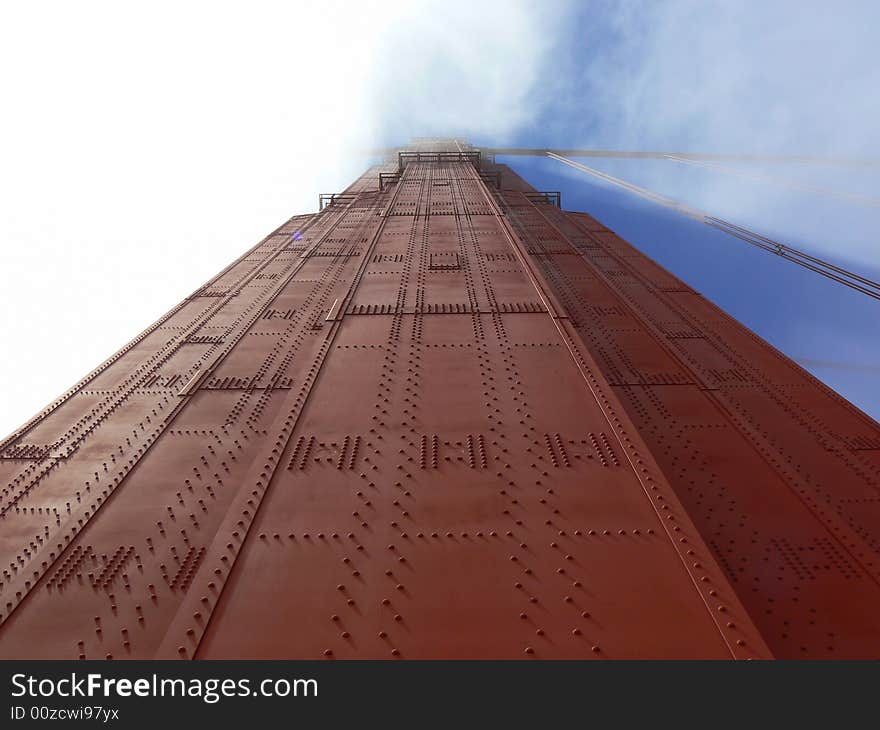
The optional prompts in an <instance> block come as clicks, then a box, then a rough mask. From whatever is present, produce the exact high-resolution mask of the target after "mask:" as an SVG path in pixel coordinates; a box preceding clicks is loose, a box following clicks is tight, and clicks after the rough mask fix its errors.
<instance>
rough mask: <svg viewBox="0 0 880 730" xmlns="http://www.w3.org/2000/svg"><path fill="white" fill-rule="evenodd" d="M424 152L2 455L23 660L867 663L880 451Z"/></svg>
mask: <svg viewBox="0 0 880 730" xmlns="http://www.w3.org/2000/svg"><path fill="white" fill-rule="evenodd" d="M559 203H560V201H559V196H558V195H557V194H554V193H545V192H540V191H536V190H534V189H533V188H532V187H530V186H529V185H528V184H527V183H526V182H525V181H524V180H522V179H521V178H520V177H518V176H517V175H516V174H515V173H514V172H513V171H512V170H510V169H509V168H507V167H506V166H504V165H496V164H494V162H493V161H492V160H491V158H488V157H487V156H485V155H481V153H480V151H479V150H477V149H474V148H472V147H471V146H469V145H466V144H463V143H459V142H454V141H452V142H450V141H446V142H422V143H419V144H417V145H413V146H411V147H409V148H407V149H404V150H401V151H400V153H399V154H398V155H397V156H396V157H395V159H394V160H393V161H391V162H389V163H387V164H384V165H381V166H378V167H374V168H371V169H370V170H368V171H367V172H366V173H365V174H364V175H363V176H362V177H360V178H359V179H358V180H356V181H355V182H354V183H353V184H352V185H351V186H350V187H349V188H347V189H346V190H345V191H344V192H343V193H340V194H337V195H333V196H322V209H321V211H320V212H319V213H317V214H314V215H301V216H296V217H294V218H291V219H290V220H289V221H287V222H285V223H284V224H283V225H282V226H281V227H280V228H278V229H277V230H275V231H274V232H272V233H271V234H270V235H269V236H267V237H266V238H265V239H264V240H262V241H260V242H259V243H258V244H257V245H256V246H254V247H253V248H251V249H250V250H248V251H247V252H246V253H245V254H244V255H243V256H242V257H241V258H239V259H238V260H237V261H235V262H233V263H232V264H230V265H229V266H228V267H227V268H226V269H224V270H223V271H221V272H220V273H219V274H218V275H217V276H216V277H214V278H213V279H212V280H211V281H210V282H208V283H207V284H205V285H204V286H202V287H201V288H199V289H198V290H196V291H195V292H194V293H193V294H192V295H191V296H190V297H188V298H187V299H185V300H184V301H183V302H181V303H180V304H179V305H177V306H176V307H174V309H172V310H171V311H170V312H168V313H167V314H166V315H165V316H163V317H162V318H161V319H160V320H159V321H158V322H156V323H155V324H154V325H153V326H151V327H150V328H149V329H147V330H146V331H144V332H142V333H141V334H139V335H138V336H137V337H136V338H135V339H133V340H132V341H131V342H130V343H129V344H127V345H126V346H125V347H124V348H123V349H122V350H120V351H119V352H118V353H116V354H115V355H113V356H112V357H111V358H110V359H108V360H107V361H106V362H104V363H102V364H101V365H100V366H98V367H97V368H96V369H95V370H94V371H93V372H91V373H89V375H87V376H86V377H85V378H83V379H82V380H81V381H80V382H79V383H77V384H76V385H75V386H73V387H72V388H71V389H70V390H68V391H67V392H66V393H64V394H63V395H62V396H61V397H60V398H58V399H57V400H55V401H53V402H52V403H51V404H50V405H49V406H48V407H47V408H46V409H44V410H43V411H42V412H41V413H39V414H38V415H37V416H36V417H34V418H33V419H31V420H30V421H29V422H28V423H26V424H25V425H24V426H23V427H22V428H20V429H18V430H17V431H16V432H15V433H13V434H12V435H11V436H10V437H9V438H7V439H6V440H4V441H2V442H0V486H2V492H0V557H2V560H0V563H2V570H3V574H2V583H0V614H2V616H0V656H2V657H4V658H12V657H16V658H22V657H26V658H49V657H52V658H76V657H87V658H104V657H107V658H110V657H112V658H151V657H170V658H193V657H195V658H320V657H333V658H389V659H390V658H393V657H399V658H524V659H527V658H558V657H566V658H590V657H595V658H655V657H681V658H693V657H713V658H769V657H787V658H791V657H803V658H838V657H840V658H842V657H875V658H876V657H877V656H880V618H878V617H880V584H878V577H880V576H878V570H880V491H878V486H880V427H878V424H877V423H875V422H873V421H872V420H871V419H869V418H868V417H866V416H865V415H864V414H863V413H861V412H860V411H858V410H857V409H856V408H854V407H853V406H852V405H850V404H849V403H847V402H846V401H845V400H844V399H842V398H841V397H839V396H838V395H836V394H835V393H834V392H832V391H831V390H829V389H828V388H827V387H825V386H824V385H822V384H821V383H820V382H818V381H817V380H815V379H814V378H813V377H811V376H810V375H809V374H807V373H806V372H804V371H803V370H802V369H801V368H799V367H798V366H797V365H795V364H794V363H793V362H792V361H791V360H789V359H787V358H786V357H784V356H783V355H781V354H780V353H779V352H777V351H776V350H774V349H773V348H772V347H770V346H769V345H768V344H767V343H765V342H763V341H762V340H761V339H760V338H758V337H757V336H755V335H754V334H753V333H751V332H750V331H749V330H747V329H746V328H745V327H743V326H742V325H741V324H739V323H738V322H736V321H735V320H733V319H731V318H730V317H729V316H727V315H726V314H725V313H724V312H722V311H721V310H719V309H718V308H717V307H715V306H714V305H712V304H711V303H710V302H708V301H706V299H705V298H704V297H702V296H700V294H698V293H697V292H695V291H694V290H692V289H691V288H690V287H688V286H687V285H685V284H684V283H682V282H681V281H679V280H678V279H676V278H675V277H674V276H672V275H671V274H670V273H669V272H667V271H665V270H664V269H663V268H661V267H660V266H658V265H657V264H656V263H654V262H653V261H651V260H650V259H649V258H647V257H646V256H644V255H643V254H641V253H640V252H639V251H637V250H636V249H634V248H633V247H632V246H630V245H629V244H627V243H626V242H625V241H623V240H621V239H620V238H619V237H618V236H616V235H615V234H614V233H613V232H612V231H610V230H608V229H607V228H605V227H604V226H603V225H601V224H600V223H599V222H598V221H596V220H595V219H594V218H592V217H590V216H589V215H587V214H585V213H573V212H568V211H565V210H563V209H562V208H561V207H560V205H559Z"/></svg>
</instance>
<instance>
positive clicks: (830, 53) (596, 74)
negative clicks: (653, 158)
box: [573, 0, 880, 265]
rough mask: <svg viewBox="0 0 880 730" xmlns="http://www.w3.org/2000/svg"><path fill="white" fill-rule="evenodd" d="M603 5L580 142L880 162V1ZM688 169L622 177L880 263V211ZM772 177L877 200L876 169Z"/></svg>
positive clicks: (656, 167)
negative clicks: (879, 241)
mask: <svg viewBox="0 0 880 730" xmlns="http://www.w3.org/2000/svg"><path fill="white" fill-rule="evenodd" d="M605 8H606V10H607V13H606V15H605V16H604V17H603V21H602V22H603V24H604V25H603V33H602V37H601V38H597V37H595V36H594V38H593V43H594V46H593V49H592V54H591V55H590V57H589V60H588V61H587V62H586V63H584V64H583V65H582V66H581V67H580V68H579V69H578V70H577V72H576V76H577V75H579V77H578V78H576V79H575V81H574V82H573V83H574V84H575V85H578V84H580V85H581V87H582V96H584V97H588V98H590V99H591V100H592V104H591V107H592V109H593V113H592V114H591V115H590V117H589V119H588V122H586V123H584V124H583V125H581V127H580V129H579V130H578V133H577V136H578V138H579V144H581V145H583V146H605V147H620V148H628V149H644V150H682V151H700V152H733V153H758V154H760V153H766V154H786V153H787V154H803V155H814V156H835V155H836V156H853V157H859V156H868V157H874V158H877V157H880V126H878V125H877V124H876V120H877V119H878V118H880V95H878V94H877V92H876V90H877V89H878V88H880V63H878V61H880V46H878V45H877V43H876V28H877V27H880V5H877V4H876V3H871V2H844V3H839V4H836V5H834V6H831V5H828V4H827V3H815V2H807V3H798V4H794V3H791V2H788V1H787V0H786V1H782V2H780V1H777V0H770V1H768V2H761V3H749V4H748V5H743V4H742V3H726V2H719V1H717V0H714V1H709V2H707V1H706V0H667V1H666V2H663V3H646V2H625V3H618V4H616V5H608V6H605ZM683 168H684V166H683V165H681V164H678V163H668V164H667V163H665V162H663V163H656V164H652V163H637V164H628V165H618V166H616V168H614V169H617V170H618V172H619V174H620V175H621V176H622V177H626V178H629V179H633V181H635V182H640V183H641V184H644V185H646V186H648V187H651V188H652V189H655V190H658V191H659V192H663V193H665V194H668V195H672V196H674V197H679V198H681V199H684V200H685V201H686V202H688V203H691V204H693V205H696V206H699V207H702V208H705V209H707V210H709V211H710V212H716V213H719V214H721V215H725V216H728V217H731V218H733V219H734V220H737V221H739V222H744V223H746V224H747V225H749V224H752V225H755V226H756V227H758V228H759V229H760V230H762V231H763V232H765V233H770V234H771V235H778V236H780V237H782V240H789V241H790V242H792V243H794V244H796V245H803V246H805V247H807V248H810V249H812V250H816V251H819V252H820V253H822V254H830V255H833V256H834V257H836V258H837V259H838V260H840V259H844V260H846V259H852V260H855V261H858V262H859V263H860V264H862V265H876V242H875V237H874V234H875V232H876V230H877V225H878V223H880V220H878V217H877V211H876V209H875V210H873V211H870V210H865V209H864V208H859V207H858V206H850V207H842V206H839V205H838V206H832V205H830V204H829V202H828V201H827V200H825V199H823V198H822V197H821V196H818V195H815V194H813V193H804V192H800V193H798V194H797V195H795V194H792V192H791V191H790V190H786V189H785V188H784V187H781V186H779V185H774V184H773V183H772V182H770V181H763V182H760V181H758V182H756V181H754V180H747V179H744V178H742V177H739V178H737V177H736V176H734V175H727V174H725V173H724V172H723V171H718V170H716V171H715V172H714V173H712V172H709V171H706V170H703V171H702V172H701V171H699V170H697V171H694V170H686V169H683ZM603 169H606V168H605V167H604V166H603ZM607 169H609V170H611V169H612V168H607ZM743 169H749V170H750V171H758V172H761V171H762V169H761V167H760V166H755V165H753V166H751V167H748V168H747V167H743ZM764 172H765V173H768V172H769V173H772V175H774V176H776V177H780V178H787V179H791V180H799V181H806V182H808V183H812V184H815V185H819V186H823V187H831V188H835V189H838V190H844V191H846V190H852V191H855V192H859V191H863V192H873V193H874V194H875V195H876V194H877V183H878V182H880V179H878V175H877V174H876V172H875V173H873V174H871V173H865V172H864V171H854V170H835V169H832V168H824V169H816V168H813V169H808V168H798V167H785V166H775V167H774V168H773V169H772V170H764ZM871 188H873V189H871ZM831 220H833V221H834V222H835V224H834V225H833V227H832V226H829V225H828V223H829V221H831ZM829 229H832V230H833V233H831V231H830V230H829ZM786 236H787V237H788V239H786V238H785V237H786ZM791 239H793V240H791Z"/></svg>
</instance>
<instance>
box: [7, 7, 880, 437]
mask: <svg viewBox="0 0 880 730" xmlns="http://www.w3.org/2000/svg"><path fill="white" fill-rule="evenodd" d="M3 19H4V22H3V24H2V25H0V91H2V93H3V99H4V114H3V115H0V160H2V165H0V200H2V201H3V204H2V205H0V255H2V269H0V337H2V341H3V342H4V345H5V346H6V351H7V355H6V357H4V358H0V382H2V383H6V384H7V385H6V387H4V388H2V389H0V398H2V401H0V433H2V434H6V433H9V432H10V431H12V430H13V429H14V428H15V427H16V426H18V425H20V424H21V423H23V422H24V421H25V420H27V419H28V418H29V417H30V416H31V415H33V414H34V413H36V412H37V411H38V410H39V409H40V408H42V407H43V406H45V405H46V404H47V403H48V402H50V401H51V400H52V399H53V398H54V397H55V396H57V395H58V394H59V393H61V392H63V391H64V390H66V389H67V388H68V387H70V385H71V384H72V383H74V382H76V381H77V380H78V379H79V378H81V377H82V376H83V375H84V374H85V373H87V372H88V371H89V370H91V369H92V368H93V367H94V366H95V365H96V364H97V363H99V362H101V361H103V360H104V359H106V358H107V357H108V356H110V355H111V354H112V353H114V352H115V351H116V350H118V349H119V348H120V347H121V346H122V345H124V344H125V343H126V342H127V341H128V340H129V339H131V337H132V336H134V335H135V334H136V333H137V332H140V331H141V330H143V329H144V328H145V327H147V326H148V325H149V324H150V323H152V322H153V321H155V320H156V319H157V318H158V317H159V316H161V315H162V314H163V313H164V312H165V311H167V310H168V309H169V308H171V307H172V306H173V305H175V304H176V303H177V302H178V301H180V300H181V299H182V298H183V297H185V296H187V295H188V294H189V293H190V292H192V291H193V289H194V288H196V287H197V286H198V285H200V284H201V283H202V282H204V281H205V280H206V279H208V278H209V277H211V276H212V275H213V274H214V273H215V272H217V271H218V270H220V269H221V268H223V267H224V266H225V265H226V264H227V263H228V262H229V261H231V260H232V259H234V258H235V257H237V256H238V255H239V254H240V253H241V252H242V251H243V250H245V249H247V248H248V247H249V246H251V245H252V244H253V243H254V242H255V241H257V240H259V239H260V238H261V237H262V236H264V235H265V234H266V232H268V231H270V230H272V229H273V228H275V227H276V226H277V225H278V223H279V222H280V221H282V220H284V219H286V218H288V217H290V216H291V215H293V214H295V213H302V212H309V211H312V210H315V208H316V202H317V196H318V194H319V193H323V192H334V191H338V190H341V189H342V188H344V187H345V186H346V185H347V184H348V183H349V182H350V181H351V180H352V179H353V178H354V177H355V176H356V175H357V174H359V173H360V172H361V171H362V169H363V167H364V166H365V165H366V164H367V163H368V159H367V158H366V157H365V156H364V155H363V154H362V153H360V152H359V150H364V149H365V148H369V147H373V146H389V145H395V144H402V143H405V142H406V141H408V140H409V139H410V138H411V137H413V136H430V135H441V136H453V135H457V136H461V137H465V138H468V139H470V140H471V141H473V142H475V143H477V144H486V145H493V146H520V147H598V148H614V147H616V148H625V149H627V148H628V149H645V150H658V149H659V150H669V149H673V150H682V151H708V152H752V153H761V152H763V153H809V154H814V155H856V156H873V157H877V156H880V125H878V124H877V120H878V119H880V94H878V93H877V89H880V62H878V56H880V44H878V43H877V28H880V4H877V3H875V2H868V1H867V0H842V1H841V2H836V3H834V4H833V5H832V4H829V3H827V2H818V1H812V0H806V1H804V2H798V3H794V2H791V1H790V0H762V1H761V2H758V1H757V0H755V1H754V2H753V1H749V2H736V3H731V2H722V1H721V0H663V2H659V1H657V2H647V1H639V0H615V1H614V2H611V1H610V0H607V1H606V0H547V1H546V2H541V3H536V2H534V0H481V2H473V0H419V1H414V0H361V2H358V3H352V2H348V1H347V0H320V1H318V0H299V1H298V2H289V1H288V0H253V1H252V2H249V3H248V4H247V5H243V4H242V5H236V4H233V3H213V2H207V1H206V0H193V2H190V3H185V4H181V3H176V2H172V1H171V0H156V2H154V3H151V4H150V6H149V8H140V7H135V6H129V5H126V4H124V3H118V2H113V1H112V0H83V2H81V3H69V2H63V1H62V0H45V1H44V2H41V3H17V4H10V5H9V7H8V8H6V9H5V10H4V18H3ZM511 162H512V164H513V165H514V166H515V167H516V168H517V169H520V170H521V171H522V172H523V173H524V174H525V175H526V176H527V177H528V178H529V179H531V180H533V181H534V182H535V183H536V184H537V185H538V186H539V187H547V188H553V189H561V190H562V191H563V192H564V197H563V200H564V202H565V204H566V205H567V206H568V207H570V208H573V209H582V210H587V211H589V212H591V213H593V214H594V215H596V216H597V217H598V218H599V219H600V220H602V221H603V222H605V223H606V224H608V225H609V226H611V227H612V228H614V229H615V230H617V231H618V232H619V233H620V234H622V235H623V236H625V237H626V238H628V239H629V240H631V241H632V242H633V243H635V244H636V245H638V246H640V247H641V248H643V249H644V250H645V251H647V252H648V253H649V254H650V255H652V256H653V257H655V258H656V259H657V260H658V261H660V262H661V263H663V264H664V265H666V266H667V267H668V268H669V269H670V270H672V271H673V272H674V273H676V274H678V275H679V276H681V277H682V278H684V279H685V280H686V281H688V282H689V283H690V284H691V285H693V286H695V287H696V288H698V289H700V290H701V291H703V293H704V294H706V295H707V296H709V297H711V298H712V299H714V300H715V301H716V302H718V303H719V304H721V305H722V306H724V307H725V308H726V309H728V310H729V311H731V312H732V313H733V314H734V315H736V316H737V317H739V318H740V319H742V320H743V321H744V322H745V323H746V324H747V325H749V326H750V327H752V328H753V329H754V330H755V331H757V332H758V333H759V334H761V335H763V336H764V337H766V338H767V339H768V340H770V341H771V342H772V343H773V344H775V345H776V346H778V347H779V348H780V349H782V350H783V351H784V352H786V353H788V354H791V355H792V356H795V357H798V358H805V359H807V360H811V361H814V362H819V361H827V362H838V363H843V364H845V365H847V364H848V365H849V366H851V369H846V368H833V367H825V366H820V365H815V364H814V365H810V368H811V369H813V370H814V372H815V373H816V374H817V375H819V376H820V377H822V378H823V379H824V380H826V382H828V383H830V384H831V385H832V386H834V387H836V388H838V389H839V390H840V391H841V392H843V393H844V394H845V395H846V396H847V397H849V398H851V399H852V400H853V401H854V402H856V403H857V404H859V405H861V406H862V407H863V408H865V409H866V410H868V411H869V412H871V413H872V414H873V415H874V416H875V417H876V416H880V402H878V401H880V396H878V395H877V393H878V391H880V388H878V377H880V376H878V374H877V367H878V363H880V352H878V345H877V342H878V341H880V338H878V337H877V331H876V329H877V327H876V324H875V323H876V321H877V312H878V304H880V303H878V302H875V301H872V300H867V299H865V298H863V297H860V296H856V295H853V294H852V293H851V292H849V291H847V290H845V289H843V288H840V287H834V286H830V285H829V284H828V283H827V282H825V281H823V280H822V279H820V278H819V277H817V276H814V275H811V274H809V273H808V272H804V271H801V270H799V269H797V267H795V266H792V265H790V264H786V263H784V262H782V261H779V260H777V259H774V258H773V257H771V256H769V255H767V254H764V253H762V252H760V251H752V250H751V249H749V248H748V247H747V246H746V245H745V244H741V243H739V242H737V241H733V240H732V239H727V238H726V237H725V236H723V234H721V233H718V232H715V231H712V230H709V229H708V228H706V227H705V226H701V225H699V224H697V223H694V222H692V221H689V220H684V219H680V218H678V217H676V216H675V215H673V214H671V213H670V212H669V211H666V210H661V209H657V208H655V207H653V206H651V205H648V204H646V203H644V202H643V201H640V200H636V199H632V198H630V197H628V196H627V195H625V194H623V193H622V192H620V191H617V190H612V189H608V188H607V187H606V186H604V185H597V184H596V183H595V182H594V181H592V180H590V179H589V178H587V177H586V176H584V175H581V174H580V173H577V172H575V171H574V170H569V169H567V168H564V167H563V166H561V165H559V164H557V163H554V162H550V161H548V160H527V159H524V158H517V159H514V160H512V161H511ZM591 164H593V165H594V166H596V167H600V168H601V169H604V170H607V171H609V172H611V173H613V174H617V175H619V176H621V177H624V178H626V179H630V180H632V181H633V182H636V183H639V184H642V185H644V186H646V187H649V188H651V189H654V190H657V191H658V192H661V193H665V194H667V195H670V196H673V197H678V198H680V199H682V200H684V201H685V202H688V203H690V204H692V205H694V206H697V207H700V208H703V209H705V210H707V211H710V212H713V213H717V214H718V215H719V216H721V217H724V218H727V219H729V220H731V221H734V222H737V223H741V224H744V225H748V226H750V227H752V228H754V229H756V230H758V231H760V232H762V233H765V234H767V235H770V236H772V237H774V238H778V239H780V240H782V241H786V242H790V243H791V244H793V245H796V246H799V247H803V248H807V249H809V250H811V251H815V252H817V253H818V254H819V255H821V256H822V257H824V258H829V259H833V260H835V261H840V262H846V263H847V265H848V266H850V267H851V268H855V269H858V270H860V271H869V270H872V271H874V272H876V271H877V267H878V255H877V253H878V250H877V236H876V234H877V232H878V230H880V226H878V218H877V212H878V209H877V208H870V207H865V206H859V205H855V204H852V203H844V202H842V201H839V200H826V199H824V198H822V197H820V196H817V195H814V194H808V193H801V192H797V193H796V192H793V191H791V190H787V189H784V188H779V187H774V186H772V185H767V184H764V183H759V184H751V183H748V182H746V181H744V180H742V179H740V178H737V177H735V176H732V175H725V174H721V173H719V172H718V171H710V170H705V169H699V168H691V167H687V166H685V165H682V164H680V163H672V162H665V161H643V162H634V161H614V160H602V161H593V162H592V163H591ZM771 172H772V173H773V174H777V175H786V176H792V177H796V178H798V179H801V180H808V181H810V182H812V183H813V184H822V185H827V186H829V187H834V188H836V189H843V190H850V191H855V192H863V193H867V194H872V195H875V196H878V197H880V175H878V171H877V170H869V171H865V170H862V171H857V172H856V171H851V170H847V171H841V170H834V169H830V168H821V169H820V168H816V169H806V168H803V167H798V168H796V169H784V166H775V167H774V169H773V170H771ZM0 437H2V436H0Z"/></svg>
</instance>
